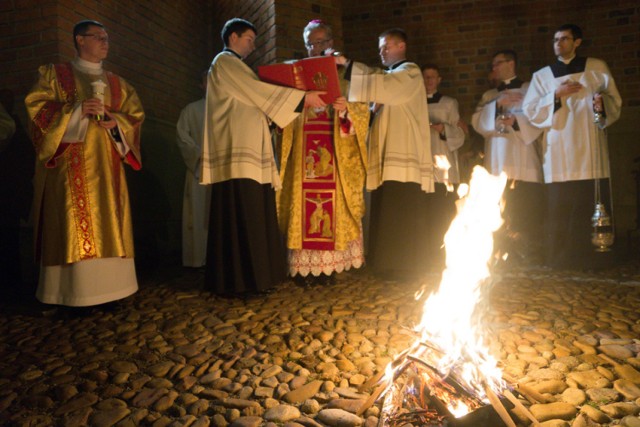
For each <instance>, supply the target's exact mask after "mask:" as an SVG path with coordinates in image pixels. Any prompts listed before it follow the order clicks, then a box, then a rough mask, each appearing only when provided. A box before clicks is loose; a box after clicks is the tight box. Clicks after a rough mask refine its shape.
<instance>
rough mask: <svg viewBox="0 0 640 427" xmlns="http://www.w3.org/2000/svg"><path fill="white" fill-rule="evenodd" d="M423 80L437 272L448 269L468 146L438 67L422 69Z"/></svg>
mask: <svg viewBox="0 0 640 427" xmlns="http://www.w3.org/2000/svg"><path fill="white" fill-rule="evenodd" d="M422 77H423V79H424V86H425V88H426V90H427V105H428V106H429V128H430V137H431V155H432V157H433V163H434V167H435V169H434V172H435V181H436V182H435V191H434V192H433V193H429V194H428V195H427V197H426V198H427V200H426V201H427V213H428V216H427V217H426V218H425V219H426V221H427V222H428V224H427V226H428V229H429V236H430V237H429V239H428V240H429V243H430V246H429V252H428V253H427V256H428V260H426V261H425V262H426V263H428V265H429V267H430V269H431V270H433V271H437V272H438V271H442V269H443V268H444V256H445V252H444V235H445V233H446V232H447V229H448V228H449V225H451V220H453V217H454V216H455V214H456V205H455V202H456V200H457V198H458V197H457V193H456V189H457V186H458V184H460V170H459V166H458V149H459V148H460V147H462V145H463V144H464V138H465V133H464V130H463V129H462V128H461V127H460V112H459V109H458V101H457V100H456V99H454V98H452V97H450V96H446V95H443V94H442V93H441V92H440V91H439V90H438V88H439V86H440V83H441V82H442V77H441V76H440V68H439V67H438V66H437V65H436V64H427V65H424V66H423V67H422Z"/></svg>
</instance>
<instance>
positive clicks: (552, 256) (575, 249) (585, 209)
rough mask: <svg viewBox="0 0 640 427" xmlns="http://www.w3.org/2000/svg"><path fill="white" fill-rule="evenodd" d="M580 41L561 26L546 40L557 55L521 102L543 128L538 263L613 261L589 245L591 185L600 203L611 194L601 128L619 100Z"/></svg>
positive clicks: (581, 265) (614, 116)
mask: <svg viewBox="0 0 640 427" xmlns="http://www.w3.org/2000/svg"><path fill="white" fill-rule="evenodd" d="M581 44H582V30H581V29H580V27H578V26H576V25H573V24H566V25H562V26H560V27H559V28H558V29H557V30H556V31H555V33H554V38H553V49H554V53H555V55H556V57H557V60H556V61H555V62H554V63H552V64H551V65H549V66H547V67H544V68H542V69H540V70H538V71H537V72H535V73H534V75H533V78H532V81H531V85H530V86H529V89H528V91H527V94H526V96H525V98H524V101H523V106H524V113H525V115H526V116H527V117H528V118H529V120H531V123H532V124H533V125H534V126H537V127H539V128H540V129H542V130H543V161H542V162H543V163H542V166H543V173H544V181H545V183H546V190H547V203H546V205H547V206H546V208H547V212H546V222H545V224H546V231H545V237H546V242H545V254H546V260H545V263H546V264H547V265H548V266H550V267H557V268H572V269H589V268H598V267H604V266H606V265H608V264H611V262H612V261H613V257H612V256H610V255H609V254H610V253H609V254H606V253H596V252H595V251H594V250H593V246H592V244H591V233H592V231H593V230H592V225H591V217H592V215H593V212H594V206H595V203H594V193H595V191H594V190H595V189H596V186H599V188H600V189H601V190H602V195H601V200H599V201H602V202H604V203H605V204H606V205H608V202H609V200H610V198H609V195H608V193H609V191H608V190H609V176H610V170H609V153H608V148H607V138H606V133H605V129H606V128H608V127H609V126H610V125H611V124H613V123H614V122H615V121H616V120H618V118H619V117H620V108H621V104H622V100H621V99H620V94H619V93H618V89H617V88H616V84H615V82H614V80H613V77H612V76H611V72H610V71H609V67H607V64H606V63H605V62H604V61H602V60H600V59H596V58H586V57H581V56H578V55H577V49H578V48H579V47H580V46H581ZM596 197H597V196H596ZM610 208H611V206H607V209H609V212H610Z"/></svg>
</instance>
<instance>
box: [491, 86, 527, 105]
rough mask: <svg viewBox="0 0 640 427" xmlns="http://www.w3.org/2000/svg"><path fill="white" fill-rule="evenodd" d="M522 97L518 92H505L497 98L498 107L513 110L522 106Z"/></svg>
mask: <svg viewBox="0 0 640 427" xmlns="http://www.w3.org/2000/svg"><path fill="white" fill-rule="evenodd" d="M523 98H524V95H523V94H522V92H520V91H512V90H508V89H507V90H505V91H503V92H502V93H500V96H499V97H498V101H497V102H498V106H499V107H504V108H514V107H518V106H520V104H522V99H523Z"/></svg>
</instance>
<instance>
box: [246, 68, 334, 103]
mask: <svg viewBox="0 0 640 427" xmlns="http://www.w3.org/2000/svg"><path fill="white" fill-rule="evenodd" d="M258 77H260V80H262V81H264V82H267V83H273V84H277V85H280V86H287V87H294V88H296V89H300V90H304V91H307V90H322V91H326V92H327V93H326V95H322V100H323V101H324V102H326V103H327V104H331V103H332V102H333V101H334V100H335V99H336V98H337V97H339V96H340V82H339V80H338V69H337V68H336V63H335V60H334V59H333V57H331V56H314V57H312V58H305V59H301V60H299V61H296V62H292V63H282V64H271V65H261V66H259V67H258Z"/></svg>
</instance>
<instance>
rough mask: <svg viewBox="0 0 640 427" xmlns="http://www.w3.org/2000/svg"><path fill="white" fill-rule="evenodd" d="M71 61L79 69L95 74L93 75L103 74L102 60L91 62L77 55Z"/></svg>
mask: <svg viewBox="0 0 640 427" xmlns="http://www.w3.org/2000/svg"><path fill="white" fill-rule="evenodd" d="M71 63H72V64H73V66H74V67H75V68H76V69H77V70H78V71H80V72H82V73H86V74H93V75H100V74H102V61H100V62H89V61H87V60H85V59H82V58H79V57H75V58H74V59H73V61H71Z"/></svg>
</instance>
